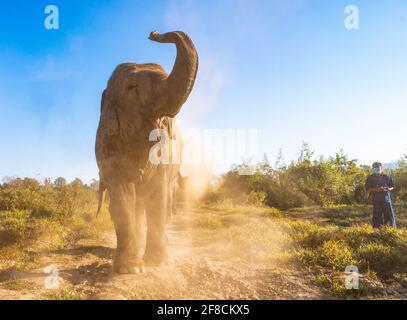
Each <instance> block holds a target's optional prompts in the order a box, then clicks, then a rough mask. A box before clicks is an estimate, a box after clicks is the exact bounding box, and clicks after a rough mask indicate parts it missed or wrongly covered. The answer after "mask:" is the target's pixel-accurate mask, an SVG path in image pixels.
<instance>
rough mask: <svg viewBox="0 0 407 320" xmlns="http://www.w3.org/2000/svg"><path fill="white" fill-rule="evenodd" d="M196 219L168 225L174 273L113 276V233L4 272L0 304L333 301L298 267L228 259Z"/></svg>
mask: <svg viewBox="0 0 407 320" xmlns="http://www.w3.org/2000/svg"><path fill="white" fill-rule="evenodd" d="M196 214H198V213H196V212H194V211H187V212H181V213H180V214H178V215H177V216H175V217H174V218H173V221H172V223H171V225H170V226H169V243H170V251H171V253H172V256H173V261H172V262H171V263H170V265H168V266H163V267H156V268H153V267H147V269H146V272H145V273H143V274H138V275H116V274H114V273H112V270H111V269H112V258H113V256H114V248H115V235H114V232H113V231H112V232H109V233H108V234H106V236H105V237H104V239H102V240H99V241H93V242H92V241H88V242H86V243H82V244H81V245H80V246H78V247H76V248H73V249H63V250H56V251H51V252H50V251H41V252H38V257H37V258H36V260H35V261H36V262H35V263H36V267H35V268H33V269H32V270H28V271H25V272H17V271H12V270H3V271H1V272H0V299H170V300H171V299H329V298H330V297H329V296H328V295H327V294H326V293H324V292H322V291H321V289H320V288H319V287H317V286H316V285H315V284H313V282H312V275H311V274H310V273H309V272H308V271H307V270H305V269H303V268H302V267H300V266H299V265H298V264H296V263H295V262H293V261H294V260H290V259H288V260H290V262H281V261H279V260H275V261H274V260H270V259H257V258H256V253H255V252H254V254H252V255H246V254H244V253H243V252H242V254H239V248H234V250H233V251H230V254H228V252H229V251H228V248H226V249H225V246H226V244H225V242H224V239H222V237H216V236H214V235H216V234H217V231H216V230H214V231H209V232H208V231H205V230H201V229H197V228H192V227H191V225H192V223H193V219H194V217H196ZM254 223H261V221H259V222H254ZM242 248H243V247H242ZM276 250H284V248H280V249H279V248H277V249H276ZM280 253H281V252H276V255H278V254H280ZM285 254H286V255H287V254H288V253H286V252H285ZM50 265H55V266H56V267H57V268H58V272H59V282H58V284H59V287H58V289H46V288H45V282H46V281H47V277H49V275H47V274H46V273H45V272H44V268H46V267H47V266H50ZM48 279H49V278H48Z"/></svg>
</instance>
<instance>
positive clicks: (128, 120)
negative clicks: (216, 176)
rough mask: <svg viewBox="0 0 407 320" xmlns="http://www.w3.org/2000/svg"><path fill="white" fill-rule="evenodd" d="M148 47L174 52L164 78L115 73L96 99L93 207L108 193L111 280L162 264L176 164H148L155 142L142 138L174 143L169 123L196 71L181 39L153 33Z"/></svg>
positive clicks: (155, 71) (134, 68) (146, 72)
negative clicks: (164, 137)
mask: <svg viewBox="0 0 407 320" xmlns="http://www.w3.org/2000/svg"><path fill="white" fill-rule="evenodd" d="M150 40H153V41H156V42H160V43H174V44H175V45H176V47H177V58H176V61H175V65H174V68H173V70H172V72H171V74H169V75H168V74H167V73H166V72H165V71H164V69H163V68H162V67H161V66H159V65H157V64H151V63H150V64H136V63H124V64H121V65H119V66H118V67H117V68H116V70H115V71H114V72H113V74H112V76H111V78H110V80H109V82H108V85H107V88H106V90H105V91H104V92H103V96H102V106H101V116H100V123H99V127H98V131H97V137H96V159H97V163H98V167H99V172H100V185H101V187H100V200H101V201H102V200H103V195H104V193H105V191H106V190H107V191H108V193H109V197H110V206H109V212H110V215H111V217H112V220H113V222H114V226H115V230H116V235H117V250H116V257H115V261H114V269H115V271H116V272H118V273H138V272H139V271H142V270H143V269H144V263H147V264H152V265H160V264H163V263H166V262H167V259H168V253H167V236H166V223H167V220H168V216H170V215H171V211H172V210H173V208H174V204H173V201H174V195H173V192H174V183H175V182H174V181H175V179H176V178H177V176H178V172H179V164H158V165H157V164H153V163H151V162H150V161H149V153H150V149H151V148H152V146H153V145H154V144H156V143H157V142H154V141H149V136H150V132H151V131H152V130H154V129H156V128H161V129H164V130H166V132H167V133H168V134H169V135H171V136H173V138H174V137H175V138H177V139H179V136H178V134H177V131H176V130H175V126H174V117H175V116H176V115H177V114H178V112H179V111H180V109H181V107H182V105H183V104H184V103H185V101H186V100H187V98H188V96H189V94H190V93H191V90H192V88H193V85H194V82H195V78H196V74H197V70H198V55H197V52H196V49H195V47H194V45H193V43H192V41H191V40H190V38H189V37H188V36H187V35H186V34H185V33H183V32H180V31H176V32H169V33H165V34H158V33H157V32H152V33H151V35H150ZM172 152H174V151H172ZM145 220H146V225H147V232H146V233H144V232H143V231H144V222H145ZM144 244H145V250H144Z"/></svg>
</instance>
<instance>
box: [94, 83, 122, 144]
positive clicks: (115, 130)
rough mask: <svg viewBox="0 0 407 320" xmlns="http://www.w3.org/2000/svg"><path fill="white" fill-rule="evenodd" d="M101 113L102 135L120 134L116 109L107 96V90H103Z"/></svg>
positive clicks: (100, 125)
mask: <svg viewBox="0 0 407 320" xmlns="http://www.w3.org/2000/svg"><path fill="white" fill-rule="evenodd" d="M100 109H101V113H100V123H99V131H100V134H101V135H102V136H105V137H106V136H114V135H119V133H120V132H119V131H120V125H119V119H118V117H117V113H116V110H115V109H114V108H113V107H112V105H111V104H110V103H109V99H108V98H107V97H106V90H105V91H103V94H102V101H101V108H100Z"/></svg>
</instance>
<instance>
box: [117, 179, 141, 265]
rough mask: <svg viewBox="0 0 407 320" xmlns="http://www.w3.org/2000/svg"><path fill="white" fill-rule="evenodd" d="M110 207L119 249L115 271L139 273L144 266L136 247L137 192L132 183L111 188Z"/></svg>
mask: <svg viewBox="0 0 407 320" xmlns="http://www.w3.org/2000/svg"><path fill="white" fill-rule="evenodd" d="M109 195H110V206H109V211H110V215H111V217H112V220H113V223H114V226H115V230H116V236H117V249H116V256H115V260H114V270H115V271H116V272H118V273H139V272H140V268H141V267H142V265H143V261H142V259H141V258H140V257H139V256H138V255H137V247H136V233H135V230H136V215H135V209H136V190H135V186H134V184H132V183H126V184H117V185H115V186H113V187H111V188H109Z"/></svg>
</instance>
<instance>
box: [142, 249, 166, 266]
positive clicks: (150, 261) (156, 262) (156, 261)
mask: <svg viewBox="0 0 407 320" xmlns="http://www.w3.org/2000/svg"><path fill="white" fill-rule="evenodd" d="M144 261H145V263H146V265H148V266H152V267H161V266H166V265H168V264H169V261H170V259H169V257H168V255H167V254H166V253H161V254H157V253H155V254H152V253H149V252H146V253H145V254H144Z"/></svg>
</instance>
